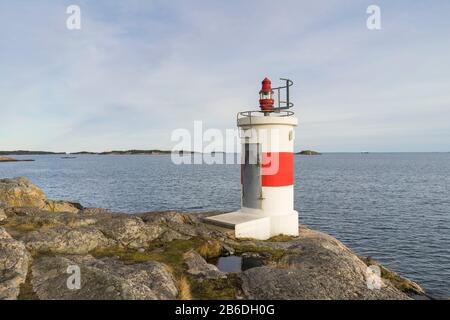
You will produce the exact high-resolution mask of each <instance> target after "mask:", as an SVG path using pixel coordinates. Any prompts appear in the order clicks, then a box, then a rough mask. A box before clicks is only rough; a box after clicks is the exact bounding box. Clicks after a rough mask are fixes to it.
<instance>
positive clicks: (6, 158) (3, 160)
mask: <svg viewBox="0 0 450 320" xmlns="http://www.w3.org/2000/svg"><path fill="white" fill-rule="evenodd" d="M20 161H34V160H32V159H14V158H10V157H3V156H0V162H20Z"/></svg>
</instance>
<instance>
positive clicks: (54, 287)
mask: <svg viewBox="0 0 450 320" xmlns="http://www.w3.org/2000/svg"><path fill="white" fill-rule="evenodd" d="M204 216H205V214H186V213H180V212H159V213H158V212H151V213H142V214H134V215H130V214H123V213H113V212H109V211H107V210H104V209H97V208H83V207H82V206H81V205H79V204H77V203H73V202H67V201H53V200H49V199H47V198H46V196H45V194H44V193H43V192H42V190H40V189H39V188H38V187H36V186H35V185H33V184H32V183H31V182H30V181H29V180H27V179H26V178H15V179H0V299H94V300H97V299H114V300H115V299H402V300H403V299H411V297H412V296H413V295H424V294H425V293H424V291H423V290H422V288H421V287H420V286H419V285H417V284H416V283H414V282H412V281H409V280H407V279H405V278H402V277H400V276H399V275H397V274H395V273H394V272H391V271H389V270H387V269H386V268H383V267H382V266H379V265H378V264H377V263H376V262H375V261H372V260H370V259H360V258H359V257H358V256H356V255H355V254H354V253H353V252H352V251H351V250H350V249H348V248H347V247H345V246H344V245H343V244H342V243H341V242H339V241H338V240H336V239H335V238H333V237H331V236H329V235H326V234H324V233H321V232H318V231H314V230H311V229H308V228H306V227H304V226H301V227H300V229H299V232H300V235H299V236H298V237H286V236H279V237H275V238H272V239H270V240H267V241H256V240H252V239H241V240H238V239H235V238H234V236H233V234H232V232H230V230H228V229H222V228H219V227H217V226H212V225H208V224H205V223H204V222H203V218H204ZM229 255H235V256H239V257H243V258H248V259H253V260H255V261H257V262H258V263H257V264H254V265H253V266H251V267H248V268H246V269H245V270H244V269H243V270H241V271H238V272H224V271H222V270H219V269H218V268H217V267H216V266H215V265H214V264H213V263H212V261H214V259H217V258H218V257H222V256H229ZM368 265H377V266H378V267H380V268H381V277H382V279H381V280H382V281H381V287H380V288H378V289H369V287H368V285H367V267H368ZM73 268H75V269H76V270H79V274H80V286H79V287H76V288H72V287H70V286H69V285H68V283H69V282H68V281H69V278H70V277H71V273H70V272H69V271H70V270H73Z"/></svg>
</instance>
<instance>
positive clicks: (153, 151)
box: [0, 149, 198, 161]
mask: <svg viewBox="0 0 450 320" xmlns="http://www.w3.org/2000/svg"><path fill="white" fill-rule="evenodd" d="M172 153H179V154H194V153H198V152H194V151H184V150H176V151H171V150H158V149H151V150H134V149H133V150H113V151H104V152H91V151H79V152H71V153H67V152H51V151H26V150H16V151H0V155H166V154H172ZM17 161H23V160H17Z"/></svg>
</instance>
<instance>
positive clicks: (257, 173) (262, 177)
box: [205, 78, 298, 240]
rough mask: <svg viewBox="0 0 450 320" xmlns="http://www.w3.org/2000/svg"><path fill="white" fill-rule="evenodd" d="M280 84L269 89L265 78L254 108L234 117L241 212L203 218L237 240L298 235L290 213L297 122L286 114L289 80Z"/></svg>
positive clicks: (294, 213)
mask: <svg viewBox="0 0 450 320" xmlns="http://www.w3.org/2000/svg"><path fill="white" fill-rule="evenodd" d="M281 80H283V81H285V82H286V84H285V85H284V86H280V87H277V88H272V83H271V81H270V80H269V79H268V78H265V79H264V80H263V81H262V86H261V90H260V91H259V110H254V111H243V112H239V113H238V114H237V126H238V128H239V137H240V140H241V148H242V154H241V157H242V159H241V209H240V210H239V211H236V212H230V213H225V214H220V215H216V216H211V217H208V218H206V219H205V220H206V222H209V223H212V224H217V225H220V226H223V227H228V228H232V229H234V233H235V236H236V237H237V238H254V239H260V240H266V239H269V238H271V237H273V236H277V235H292V236H297V235H298V212H297V211H295V210H294V139H295V127H296V126H297V124H298V120H297V118H296V117H295V116H294V113H293V112H292V111H290V110H289V109H290V108H292V106H293V103H292V102H290V101H289V89H290V87H291V86H292V85H293V82H292V81H291V80H289V79H281ZM275 92H276V94H275ZM281 95H283V99H282V98H281ZM275 96H276V98H277V99H275Z"/></svg>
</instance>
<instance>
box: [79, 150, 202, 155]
mask: <svg viewBox="0 0 450 320" xmlns="http://www.w3.org/2000/svg"><path fill="white" fill-rule="evenodd" d="M172 153H180V154H184V153H187V154H192V153H194V152H193V151H183V150H180V151H171V150H158V149H152V150H113V151H104V152H89V151H81V152H72V153H70V154H72V155H84V154H93V155H165V154H172Z"/></svg>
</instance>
